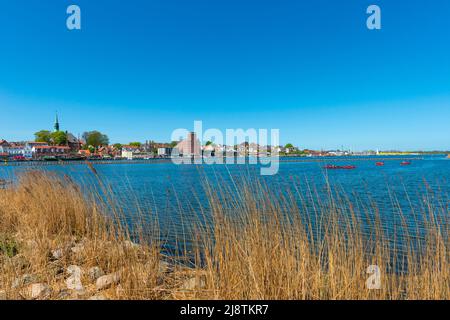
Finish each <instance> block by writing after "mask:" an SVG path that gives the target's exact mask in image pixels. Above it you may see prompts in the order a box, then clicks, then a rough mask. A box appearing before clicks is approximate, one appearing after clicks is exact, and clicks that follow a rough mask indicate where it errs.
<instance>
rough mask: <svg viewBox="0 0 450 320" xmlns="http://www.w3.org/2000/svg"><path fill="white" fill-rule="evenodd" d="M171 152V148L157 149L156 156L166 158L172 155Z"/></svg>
mask: <svg viewBox="0 0 450 320" xmlns="http://www.w3.org/2000/svg"><path fill="white" fill-rule="evenodd" d="M172 150H173V148H170V147H162V148H158V151H157V154H158V156H159V157H168V156H170V155H172Z"/></svg>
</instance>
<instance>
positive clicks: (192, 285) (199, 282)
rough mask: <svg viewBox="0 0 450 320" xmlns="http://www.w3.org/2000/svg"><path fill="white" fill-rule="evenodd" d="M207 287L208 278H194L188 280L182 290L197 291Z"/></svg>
mask: <svg viewBox="0 0 450 320" xmlns="http://www.w3.org/2000/svg"><path fill="white" fill-rule="evenodd" d="M205 287H206V277H205V276H203V275H202V276H200V277H192V278H189V279H187V280H186V281H184V282H183V284H182V285H181V289H183V290H195V289H203V288H205Z"/></svg>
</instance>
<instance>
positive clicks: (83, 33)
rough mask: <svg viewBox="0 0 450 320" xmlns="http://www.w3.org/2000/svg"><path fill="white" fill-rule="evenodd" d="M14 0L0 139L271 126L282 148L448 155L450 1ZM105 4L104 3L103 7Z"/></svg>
mask: <svg viewBox="0 0 450 320" xmlns="http://www.w3.org/2000/svg"><path fill="white" fill-rule="evenodd" d="M76 2H77V5H79V6H80V8H81V12H82V19H83V24H82V29H81V30H76V31H68V30H67V28H66V25H65V19H66V17H67V15H66V8H67V5H69V4H70V2H69V1H60V2H58V3H56V2H54V1H49V0H48V1H37V0H27V1H25V0H17V1H14V2H8V3H5V4H3V5H2V11H1V13H0V40H1V41H2V50H1V51H0V113H1V115H2V121H1V123H0V139H6V140H9V141H25V140H30V139H33V134H34V133H35V132H37V131H39V130H42V129H48V130H52V129H53V121H54V119H55V112H56V111H57V112H58V116H59V120H60V123H61V130H64V131H65V130H67V131H69V132H71V133H73V134H74V135H78V134H80V135H81V134H82V133H83V132H85V131H90V130H99V131H101V132H103V133H106V134H107V135H108V136H109V138H110V141H111V143H115V142H121V143H127V142H131V141H141V142H145V140H155V141H170V136H171V133H172V131H173V130H175V129H177V128H187V129H189V128H190V126H192V123H193V122H194V121H195V120H201V121H203V123H204V125H205V126H207V127H208V128H218V129H220V130H223V131H225V129H227V128H230V129H237V128H242V129H244V130H246V129H249V128H255V129H260V128H265V129H280V144H282V145H284V144H286V143H292V144H294V145H296V146H299V147H300V148H308V149H316V150H320V149H324V150H327V149H328V150H333V149H340V148H341V147H342V146H344V148H345V149H351V150H368V149H372V150H373V149H380V150H424V151H430V150H449V149H450V139H449V138H448V137H450V126H449V125H448V120H449V119H450V77H449V75H450V59H448V57H449V56H450V33H449V32H448V30H450V20H448V12H450V3H449V2H444V1H439V2H433V3H430V2H426V1H425V0H417V1H412V2H411V3H403V2H392V1H386V0H377V1H376V3H377V4H378V5H379V6H380V8H381V11H382V19H383V20H382V21H383V23H382V29H381V30H372V31H371V30H368V29H367V28H366V23H365V21H366V18H367V14H366V8H367V6H368V5H369V4H371V2H369V1H361V2H357V3H356V2H355V3H351V2H343V1H325V0H318V1H308V2H307V1H293V0H292V1H290V0H288V1H283V3H280V2H276V1H273V0H263V1H256V0H227V1H224V0H217V1H208V0H193V1H189V2H187V1H182V0H170V1H167V0H164V1H163V0H155V1H152V2H148V1H143V0H134V1H131V2H127V3H124V2H123V1H117V0H112V1H109V2H108V3H107V4H105V2H103V1H86V0H77V1H76ZM106 5H107V9H108V10H105V6H106Z"/></svg>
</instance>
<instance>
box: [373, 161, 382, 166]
mask: <svg viewBox="0 0 450 320" xmlns="http://www.w3.org/2000/svg"><path fill="white" fill-rule="evenodd" d="M375 165H376V166H377V167H382V166H384V162H382V161H380V162H377V163H375Z"/></svg>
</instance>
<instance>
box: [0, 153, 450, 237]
mask: <svg viewBox="0 0 450 320" xmlns="http://www.w3.org/2000/svg"><path fill="white" fill-rule="evenodd" d="M384 158H389V157H384ZM394 158H395V157H391V159H392V160H387V161H385V166H383V167H377V166H375V162H376V161H375V160H363V159H364V158H363V157H349V158H338V159H336V160H333V159H324V158H321V159H302V161H299V162H280V169H279V172H278V174H276V175H274V176H264V177H262V176H260V175H259V166H258V165H175V164H172V163H170V162H167V163H150V164H148V163H147V164H138V163H136V164H106V165H95V164H94V166H95V168H96V170H97V172H98V176H99V177H100V179H101V180H102V181H103V183H104V184H105V185H107V186H108V188H111V190H112V192H113V193H114V195H115V199H116V200H117V201H118V202H119V203H120V207H121V208H123V209H124V214H125V216H126V217H127V221H129V222H130V223H131V222H132V221H134V220H135V219H134V218H135V217H136V216H137V215H139V216H143V217H144V219H147V220H149V221H150V220H152V221H153V220H154V219H155V218H157V219H158V222H159V224H160V226H161V230H162V233H164V234H165V235H166V236H167V237H169V238H170V235H175V234H176V235H178V236H179V234H180V233H182V232H185V229H184V228H185V227H186V226H189V224H191V223H192V221H194V220H195V217H197V216H199V215H202V216H203V215H205V216H208V208H209V206H208V200H207V198H206V196H205V190H204V187H205V178H207V180H208V181H209V183H210V185H212V186H213V189H217V190H218V189H220V188H225V187H231V189H233V186H234V184H235V183H236V184H239V183H240V182H241V181H242V180H245V179H244V177H250V178H253V180H255V178H256V179H259V180H260V181H262V182H263V183H264V184H265V185H266V186H267V188H268V189H269V190H270V192H271V193H272V194H273V195H274V196H275V197H281V196H283V195H286V194H290V193H291V194H294V198H295V199H296V200H297V201H298V202H299V203H301V205H300V206H301V210H302V211H303V214H304V215H308V214H311V212H312V211H309V210H310V209H311V208H313V207H314V204H315V201H317V198H322V199H327V197H328V196H329V191H330V190H332V192H333V193H334V194H335V195H337V196H338V197H342V198H348V199H350V200H352V203H354V204H355V207H354V210H355V212H356V213H358V214H360V215H364V214H366V213H367V211H374V210H375V209H374V208H377V209H376V210H377V212H379V215H380V217H381V219H382V220H383V221H384V223H385V226H386V228H387V229H389V228H391V227H393V226H394V225H397V224H399V223H400V222H401V218H402V217H405V219H406V222H407V223H408V224H411V225H413V224H415V223H417V220H419V221H420V220H421V218H420V219H417V215H418V214H419V213H420V212H423V211H428V212H430V211H431V212H433V213H434V212H435V213H437V214H440V215H442V214H444V215H447V216H448V214H449V205H450V202H449V199H450V198H449V194H450V160H449V159H446V158H445V156H444V155H438V156H425V157H416V158H414V159H413V160H412V163H411V165H409V166H400V162H401V161H400V160H393V159H394ZM317 160H320V161H322V162H317ZM325 164H337V165H344V164H346V165H347V164H349V165H356V166H357V168H356V169H355V170H325V169H324V168H323V166H324V165H325ZM39 169H40V170H49V171H54V172H60V173H64V174H67V175H69V176H71V177H72V178H73V179H74V180H76V181H78V182H79V183H81V185H82V186H83V190H84V191H85V192H86V193H87V194H89V193H91V192H92V191H93V190H98V182H97V180H96V178H95V176H94V175H93V173H92V172H91V170H90V169H89V168H88V167H87V166H85V165H81V164H74V165H65V166H61V165H50V166H42V167H39ZM26 170H30V167H28V166H0V178H3V179H5V178H6V179H12V180H14V179H15V177H16V176H17V174H18V173H20V172H23V171H26ZM311 190H312V191H311ZM311 193H312V194H314V196H310V194H311ZM430 208H431V209H430ZM372 213H373V212H372ZM193 218H194V219H193Z"/></svg>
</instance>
